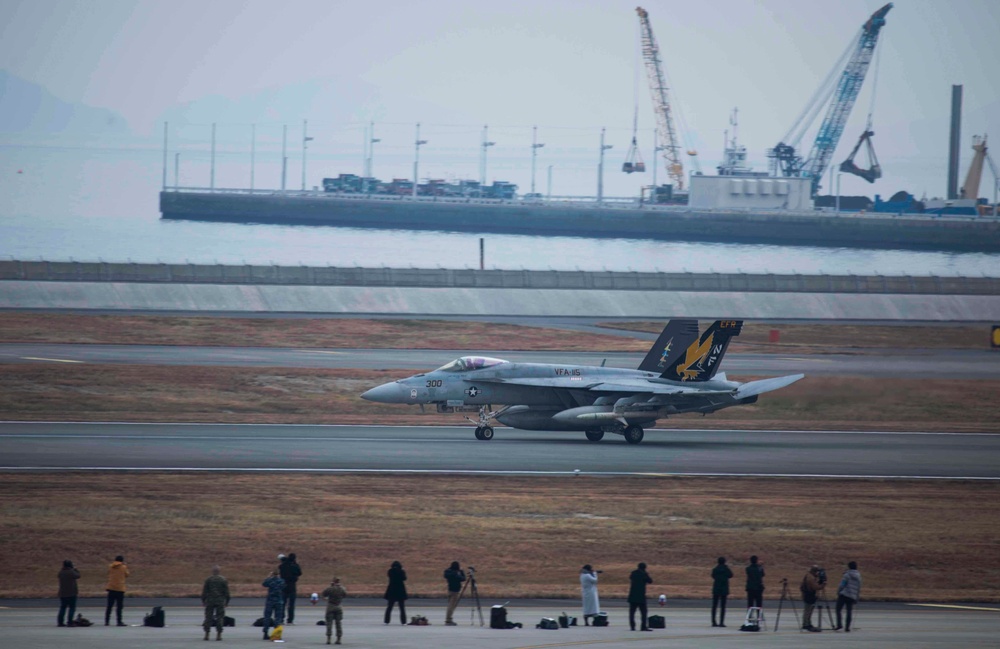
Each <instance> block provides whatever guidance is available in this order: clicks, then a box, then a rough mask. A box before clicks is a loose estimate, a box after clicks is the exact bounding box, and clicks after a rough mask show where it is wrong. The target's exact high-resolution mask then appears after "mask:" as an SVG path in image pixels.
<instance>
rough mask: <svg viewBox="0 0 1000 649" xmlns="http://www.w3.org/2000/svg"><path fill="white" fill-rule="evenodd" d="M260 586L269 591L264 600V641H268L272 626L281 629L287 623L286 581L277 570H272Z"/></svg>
mask: <svg viewBox="0 0 1000 649" xmlns="http://www.w3.org/2000/svg"><path fill="white" fill-rule="evenodd" d="M260 585H261V586H263V587H264V588H266V589H267V599H266V600H264V639H265V640H267V639H268V638H269V637H270V636H269V635H268V633H267V630H268V629H269V628H270V627H271V625H272V624H273V625H274V626H276V627H279V626H281V625H282V624H283V623H284V621H285V580H284V579H282V578H281V577H279V576H278V571H277V570H272V571H271V574H269V575H268V576H267V579H265V580H264V581H263V582H261V584H260Z"/></svg>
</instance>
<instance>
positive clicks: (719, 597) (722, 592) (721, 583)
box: [712, 557, 733, 627]
mask: <svg viewBox="0 0 1000 649" xmlns="http://www.w3.org/2000/svg"><path fill="white" fill-rule="evenodd" d="M732 578H733V571H732V570H730V569H729V566H727V565H726V558H725V557H719V560H718V563H717V565H716V566H715V567H714V568H712V626H722V627H724V626H726V599H728V598H729V580H730V579H732ZM717 608H718V609H719V623H718V624H716V623H715V611H716V609H717Z"/></svg>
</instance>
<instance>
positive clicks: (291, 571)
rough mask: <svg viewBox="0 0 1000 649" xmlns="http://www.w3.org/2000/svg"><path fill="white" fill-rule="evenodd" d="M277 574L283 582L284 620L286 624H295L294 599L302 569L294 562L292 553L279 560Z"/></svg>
mask: <svg viewBox="0 0 1000 649" xmlns="http://www.w3.org/2000/svg"><path fill="white" fill-rule="evenodd" d="M278 574H279V576H280V577H281V578H282V579H284V580H285V620H286V621H287V622H288V624H295V597H296V596H297V595H298V583H299V577H301V576H302V568H301V567H300V566H299V564H298V561H296V560H295V553H294V552H292V553H290V554H289V555H288V556H287V557H285V558H284V559H282V560H281V564H280V565H279V566H278Z"/></svg>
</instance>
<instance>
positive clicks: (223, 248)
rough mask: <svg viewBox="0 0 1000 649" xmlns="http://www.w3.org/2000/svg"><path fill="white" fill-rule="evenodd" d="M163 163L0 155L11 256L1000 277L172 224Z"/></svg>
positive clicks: (877, 256)
mask: <svg viewBox="0 0 1000 649" xmlns="http://www.w3.org/2000/svg"><path fill="white" fill-rule="evenodd" d="M161 155H162V154H161V153H160V152H157V151H155V150H154V149H151V148H150V149H138V150H130V149H122V148H108V149H99V148H92V147H88V148H86V149H83V148H69V147H64V148H58V147H52V146H48V147H37V146H34V147H29V146H14V145H7V146H0V257H2V258H6V259H20V260H38V259H43V260H50V261H67V260H76V261H97V260H103V261H136V262H170V263H184V262H190V263H202V264H204V263H209V264H210V263H222V264H243V263H246V264H277V265H300V264H301V265H309V266H366V267H380V266H388V267H403V268H406V267H416V268H478V267H479V261H480V257H479V239H480V236H483V238H484V239H485V267H486V268H499V269H530V270H548V269H553V270H612V271H630V270H631V271H645V272H648V271H665V272H684V271H689V272H699V273H702V272H724V273H739V272H744V273H779V274H794V273H804V274H834V275H847V274H855V275H861V274H865V275H868V274H872V275H874V274H881V275H941V276H990V277H997V276H1000V255H998V254H984V253H945V252H915V251H904V250H864V249H853V248H852V249H848V248H820V247H805V246H773V245H742V244H717V243H690V242H682V241H676V242H670V241H647V240H638V239H624V238H623V239H588V238H577V237H536V236H517V235H496V234H490V235H477V234H474V233H472V234H470V233H448V232H411V231H397V230H365V229H352V228H336V227H324V226H282V225H254V224H237V223H202V222H193V221H164V220H161V219H160V214H159V212H158V205H157V199H158V192H159V191H160V188H161V186H162V182H163V177H162V157H161ZM224 170H225V162H224V161H223V163H222V164H221V166H220V173H219V176H220V178H226V175H225V173H224ZM331 173H332V172H331ZM318 175H320V176H321V175H322V171H319V172H318ZM262 176H263V174H262ZM317 182H318V180H317ZM311 184H312V183H311ZM226 186H230V187H232V186H234V184H232V183H229V184H228V185H226ZM265 186H266V185H265Z"/></svg>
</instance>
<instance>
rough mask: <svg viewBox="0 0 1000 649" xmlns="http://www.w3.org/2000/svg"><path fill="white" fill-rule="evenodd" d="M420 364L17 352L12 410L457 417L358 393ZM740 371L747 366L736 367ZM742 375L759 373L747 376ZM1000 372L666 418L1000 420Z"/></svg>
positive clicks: (10, 376)
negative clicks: (139, 362)
mask: <svg viewBox="0 0 1000 649" xmlns="http://www.w3.org/2000/svg"><path fill="white" fill-rule="evenodd" d="M409 374H412V371H409V370H397V371H392V370H359V369H338V370H324V369H299V368H275V367H264V368H245V367H202V366H195V367H184V366H130V365H91V364H79V365H77V364H71V365H64V364H28V363H25V364H10V365H4V366H3V372H2V373H0V419H7V420H36V421H39V420H47V421H178V422H224V423H316V424H335V423H339V424H352V423H366V424H367V423H381V424H387V425H407V424H420V425H429V424H455V425H461V424H464V423H465V420H464V419H463V418H462V416H461V415H441V414H437V413H435V412H434V411H433V409H432V408H428V409H427V411H426V412H420V410H419V409H418V408H416V407H411V406H400V405H386V404H378V403H371V402H369V401H365V400H363V399H361V398H360V397H359V396H358V395H359V394H361V393H362V392H363V391H365V390H367V389H368V388H370V387H373V386H375V385H378V384H380V383H384V382H387V381H391V380H393V379H396V378H399V377H403V376H408V375H409ZM734 378H736V377H734ZM739 378H740V379H741V380H742V379H745V378H752V377H739ZM997 394H1000V380H990V381H958V380H949V379H926V378H918V379H892V380H886V379H875V378H863V377H807V378H806V380H804V381H799V382H798V383H795V384H794V385H791V386H789V387H788V388H785V389H783V390H780V391H778V392H775V393H773V394H768V395H767V398H764V399H761V400H760V401H759V402H758V403H756V404H754V405H750V406H741V407H739V408H729V409H726V410H722V411H720V412H717V413H714V414H712V415H709V416H707V417H702V416H701V415H697V414H688V415H680V416H677V417H672V418H670V419H664V420H661V421H660V422H659V427H662V428H672V427H673V428H678V427H680V428H685V427H691V426H697V427H699V428H713V427H716V428H722V427H725V428H774V429H786V430H787V429H795V430H799V429H806V430H823V429H826V430H855V429H858V428H865V429H874V430H923V431H944V432H948V431H952V432H995V431H996V430H997V423H996V422H997V420H998V418H1000V402H998V401H997V399H996V395H997Z"/></svg>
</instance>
